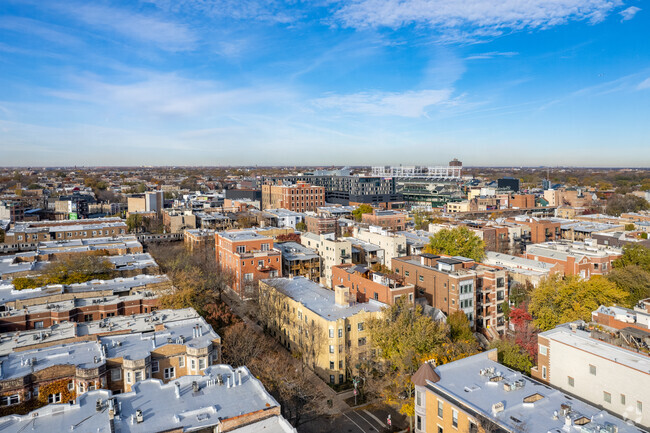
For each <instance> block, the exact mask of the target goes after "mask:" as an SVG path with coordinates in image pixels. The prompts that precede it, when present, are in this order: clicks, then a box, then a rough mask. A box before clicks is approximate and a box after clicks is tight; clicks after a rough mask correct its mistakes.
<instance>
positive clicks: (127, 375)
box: [126, 371, 133, 383]
mask: <svg viewBox="0 0 650 433" xmlns="http://www.w3.org/2000/svg"><path fill="white" fill-rule="evenodd" d="M126 383H133V381H132V380H131V372H130V371H127V372H126Z"/></svg>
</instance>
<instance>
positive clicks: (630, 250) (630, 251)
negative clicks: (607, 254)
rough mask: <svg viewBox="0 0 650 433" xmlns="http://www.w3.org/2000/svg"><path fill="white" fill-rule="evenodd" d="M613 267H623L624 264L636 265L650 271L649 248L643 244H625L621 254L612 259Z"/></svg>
mask: <svg viewBox="0 0 650 433" xmlns="http://www.w3.org/2000/svg"><path fill="white" fill-rule="evenodd" d="M612 265H613V266H614V268H624V267H626V266H632V265H634V266H638V267H640V268H641V269H643V270H644V271H646V272H650V248H646V247H644V246H643V245H625V246H624V247H623V255H622V256H621V257H620V258H619V259H617V260H614V263H612Z"/></svg>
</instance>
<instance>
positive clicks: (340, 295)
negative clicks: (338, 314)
mask: <svg viewBox="0 0 650 433" xmlns="http://www.w3.org/2000/svg"><path fill="white" fill-rule="evenodd" d="M334 293H335V294H334V301H335V302H336V305H340V306H342V307H349V306H350V288H348V287H345V286H336V287H335V288H334Z"/></svg>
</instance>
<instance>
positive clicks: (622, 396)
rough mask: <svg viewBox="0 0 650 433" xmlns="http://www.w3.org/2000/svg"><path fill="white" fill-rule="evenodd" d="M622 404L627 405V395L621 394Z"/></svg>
mask: <svg viewBox="0 0 650 433" xmlns="http://www.w3.org/2000/svg"><path fill="white" fill-rule="evenodd" d="M621 404H623V405H624V404H625V394H621Z"/></svg>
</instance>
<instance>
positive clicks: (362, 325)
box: [357, 322, 365, 332]
mask: <svg viewBox="0 0 650 433" xmlns="http://www.w3.org/2000/svg"><path fill="white" fill-rule="evenodd" d="M357 329H358V330H359V332H361V331H363V330H364V329H365V327H364V324H363V322H361V323H359V324H357Z"/></svg>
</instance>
